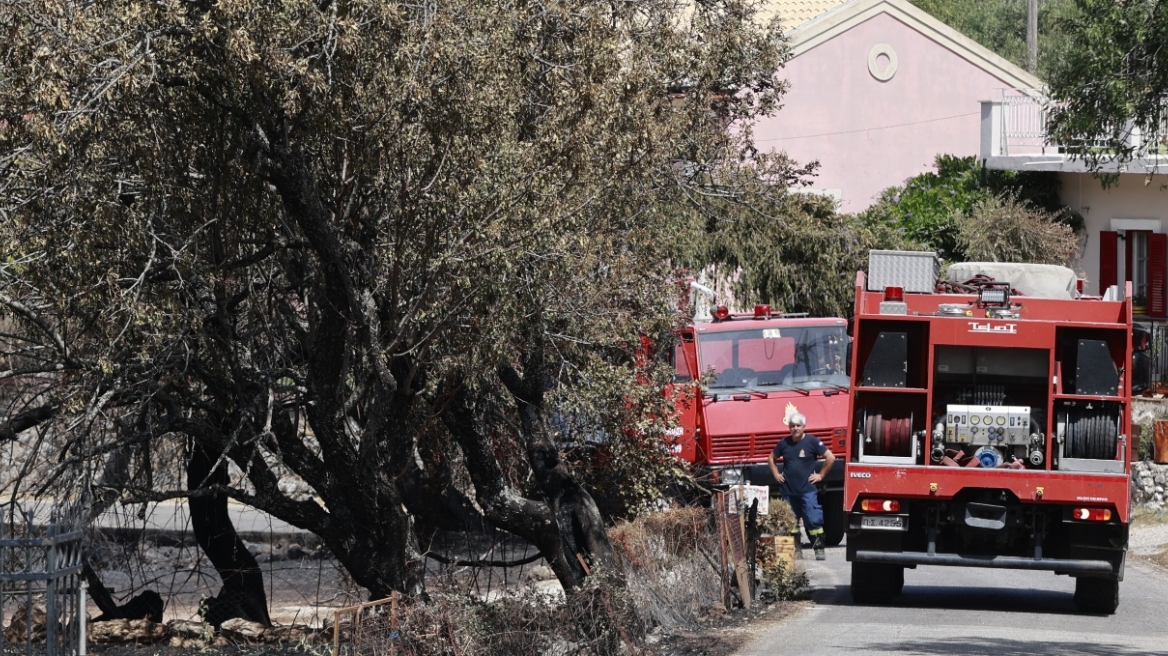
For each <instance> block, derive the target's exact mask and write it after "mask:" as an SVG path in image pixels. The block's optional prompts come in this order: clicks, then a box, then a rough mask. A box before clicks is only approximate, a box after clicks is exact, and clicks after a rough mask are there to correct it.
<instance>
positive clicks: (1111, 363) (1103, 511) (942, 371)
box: [844, 254, 1136, 613]
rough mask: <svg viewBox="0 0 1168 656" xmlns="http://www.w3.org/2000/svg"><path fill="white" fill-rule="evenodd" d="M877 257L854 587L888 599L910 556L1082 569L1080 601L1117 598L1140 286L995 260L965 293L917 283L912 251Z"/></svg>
mask: <svg viewBox="0 0 1168 656" xmlns="http://www.w3.org/2000/svg"><path fill="white" fill-rule="evenodd" d="M903 255H912V254H903ZM894 256H895V254H894ZM930 257H931V254H930ZM901 264H903V263H901ZM874 266H875V264H874V263H870V267H869V270H870V273H871V272H872V270H873V267H874ZM954 266H957V265H954ZM989 266H992V265H989ZM1011 266H1012V267H1014V268H1013V269H1012V271H1013V272H1014V273H1012V274H1007V275H1012V276H1013V277H1015V278H1018V279H1019V280H1020V279H1023V278H1026V279H1028V280H1031V281H1036V280H1039V279H1041V278H1043V276H1044V275H1046V274H1045V273H1042V272H1041V271H1039V272H1037V273H1036V272H1035V271H1034V270H1033V268H1030V269H1028V268H1027V266H1026V265H1011ZM1033 266H1036V265H1031V267H1033ZM909 268H911V267H909ZM1060 268H1061V267H1060ZM882 270H883V273H882V274H881V276H882V278H883V280H882V281H881V282H880V283H878V284H873V280H872V279H870V278H866V277H865V275H864V273H862V272H861V273H860V274H859V276H858V277H857V280H856V304H855V320H854V321H855V323H854V326H853V335H852V337H853V339H854V342H853V350H854V354H853V355H854V361H853V363H852V372H853V376H852V378H853V394H852V397H851V401H852V409H851V424H850V427H849V431H848V435H849V438H848V440H847V442H848V444H847V449H846V454H845V457H846V459H847V460H848V473H847V479H846V481H845V484H844V504H845V508H846V509H847V521H848V529H847V531H848V544H847V558H848V560H849V561H850V562H851V563H852V573H851V591H852V596H853V598H854V599H855V600H856V601H857V602H862V603H879V602H884V601H887V600H889V599H891V598H892V597H894V596H895V595H897V594H899V593H900V590H901V588H902V587H903V585H904V570H905V568H906V567H907V568H916V567H918V566H921V565H946V566H968V567H995V568H1011V569H1027V570H1044V571H1051V572H1054V573H1056V574H1065V575H1069V576H1073V577H1075V580H1076V581H1075V603H1076V605H1077V606H1078V607H1079V608H1080V609H1082V610H1084V611H1089V612H1101V613H1112V612H1114V611H1115V609H1116V606H1117V605H1118V602H1119V582H1120V580H1122V578H1123V567H1124V557H1125V554H1126V551H1127V542H1128V526H1129V521H1130V519H1131V496H1130V486H1129V477H1130V473H1131V458H1132V453H1133V451H1136V445H1134V444H1133V443H1132V439H1131V435H1132V424H1131V377H1130V376H1129V374H1128V372H1129V371H1130V367H1129V366H1128V363H1130V362H1131V359H1132V306H1131V302H1130V286H1129V288H1128V293H1127V294H1122V293H1121V292H1120V291H1119V290H1117V289H1115V288H1113V289H1112V290H1110V291H1109V292H1108V294H1107V295H1105V296H1104V297H1103V298H1098V297H1095V298H1086V297H1082V296H1080V295H1079V294H1077V293H1076V290H1075V288H1074V282H1073V275H1074V274H1073V273H1071V272H1070V270H1069V269H1063V271H1065V272H1066V273H1067V274H1069V275H1070V276H1071V277H1072V282H1071V283H1070V288H1069V289H1067V285H1059V284H1056V285H1054V286H1053V289H1054V291H1053V293H1047V292H1050V290H1051V289H1052V286H1051V285H1049V284H1048V285H1046V291H1041V290H1040V291H1032V290H1019V289H1018V288H1019V287H1020V285H1019V284H1018V281H1017V280H1015V281H1011V280H1008V279H1007V278H1006V277H1005V276H1003V275H994V274H992V273H991V274H988V275H989V276H992V280H993V282H984V281H985V280H986V278H982V282H981V283H980V284H975V285H973V286H972V287H971V288H967V289H966V290H964V291H965V293H944V294H942V293H933V285H934V284H935V282H936V281H935V280H934V281H932V282H930V283H927V284H926V287H927V289H928V291H926V292H923V293H911V292H909V293H905V287H906V286H909V285H910V284H911V283H901V282H900V281H898V280H896V276H897V274H896V273H895V272H896V271H904V270H905V268H904V267H902V266H899V265H897V266H890V267H883V269H882ZM952 271H953V269H952V268H951V270H950V278H953V277H954V276H953V275H952ZM888 272H892V273H888ZM1047 273H1049V271H1048V272H1047ZM1039 274H1041V275H1039ZM912 277H913V276H911V275H909V276H908V278H912ZM1048 277H1049V276H1048ZM1036 285H1037V286H1038V287H1042V284H1041V282H1039V283H1036ZM1022 294H1028V295H1022Z"/></svg>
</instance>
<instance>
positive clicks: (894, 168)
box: [754, 0, 1038, 212]
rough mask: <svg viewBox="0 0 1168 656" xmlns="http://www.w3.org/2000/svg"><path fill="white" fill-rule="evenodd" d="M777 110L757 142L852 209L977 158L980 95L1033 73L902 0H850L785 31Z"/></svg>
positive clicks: (998, 92)
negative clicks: (952, 163)
mask: <svg viewBox="0 0 1168 656" xmlns="http://www.w3.org/2000/svg"><path fill="white" fill-rule="evenodd" d="M788 36H789V39H790V44H791V46H792V47H793V48H794V51H795V53H796V54H795V56H794V57H792V59H791V60H790V61H789V62H788V63H787V65H786V67H785V68H784V69H783V70H782V71H780V72H779V75H780V76H781V77H784V78H786V80H787V81H788V82H790V85H791V86H790V90H789V91H788V93H787V94H786V95H785V96H784V98H783V108H782V109H781V110H780V111H779V112H778V113H777V114H775V115H774V116H769V117H764V118H762V119H760V120H759V121H757V122H756V124H755V126H754V139H755V144H756V146H757V147H758V148H759V149H760V150H770V151H783V152H785V153H786V154H787V155H788V156H790V157H791V158H792V159H793V160H795V161H797V162H812V161H817V162H819V164H820V168H819V170H818V175H817V177H816V178H815V179H814V180H813V181H812V183H813V185H814V188H815V189H816V190H818V191H820V192H822V193H829V194H831V195H833V196H835V197H837V198H839V199H840V209H841V210H842V211H845V212H857V211H861V210H863V209H865V208H867V207H868V206H869V205H871V204H872V203H874V202H876V201H877V200H878V199H879V196H880V193H881V192H882V191H883V190H885V189H887V188H889V187H893V186H896V185H900V184H903V183H904V181H905V180H906V179H907V178H910V177H912V176H915V175H918V174H920V173H924V172H926V171H929V170H931V168H932V165H933V162H934V160H935V159H936V157H937V156H938V155H943V154H948V155H956V156H959V157H964V156H970V155H977V153H978V151H979V148H980V146H981V133H980V123H981V116H980V112H981V104H980V103H981V101H983V100H987V99H993V98H1001V97H1002V89H1003V88H1015V87H1017V86H1018V85H1027V87H1028V88H1029V87H1033V86H1036V85H1038V80H1037V79H1036V78H1034V77H1033V76H1031V75H1029V74H1028V73H1026V72H1025V71H1022V70H1021V69H1019V68H1017V67H1016V66H1014V65H1012V64H1010V63H1009V62H1007V61H1005V60H1002V59H1001V58H999V57H997V56H996V55H994V54H993V53H990V52H989V51H987V50H985V49H984V48H982V47H981V46H978V45H977V44H976V43H973V42H972V41H970V40H969V39H967V38H965V37H963V36H961V35H960V34H957V33H956V32H954V31H953V30H951V29H949V28H947V27H945V26H944V25H941V24H940V23H939V22H938V21H936V20H935V19H933V18H931V17H929V16H928V15H926V14H924V13H923V12H921V11H919V10H917V9H916V8H915V7H913V6H912V5H910V4H908V3H907V2H905V0H852V2H849V3H847V4H844V5H841V6H839V7H837V8H835V9H833V10H831V11H829V12H828V13H826V14H823V15H821V16H819V17H818V18H816V19H814V20H812V21H810V22H808V23H806V24H804V25H802V26H800V27H799V28H796V29H795V30H792V31H790V32H789V33H788Z"/></svg>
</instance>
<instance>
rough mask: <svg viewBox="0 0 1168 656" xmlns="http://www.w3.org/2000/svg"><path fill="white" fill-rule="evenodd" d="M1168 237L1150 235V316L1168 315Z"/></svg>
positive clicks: (1155, 234) (1156, 234)
mask: <svg viewBox="0 0 1168 656" xmlns="http://www.w3.org/2000/svg"><path fill="white" fill-rule="evenodd" d="M1166 294H1168V235H1164V234H1158V233H1155V232H1152V233H1149V234H1148V315H1149V316H1153V317H1162V316H1165V315H1168V296H1166Z"/></svg>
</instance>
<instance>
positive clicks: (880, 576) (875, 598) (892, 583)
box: [852, 563, 904, 604]
mask: <svg viewBox="0 0 1168 656" xmlns="http://www.w3.org/2000/svg"><path fill="white" fill-rule="evenodd" d="M903 585H904V568H903V567H901V566H899V565H885V564H883V563H852V600H853V601H855V602H856V603H857V604H882V603H885V602H887V601H888V600H889V599H892V598H893V597H895V596H896V595H897V594H898V593H899V591H900V588H901V586H903Z"/></svg>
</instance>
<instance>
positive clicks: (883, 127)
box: [754, 112, 981, 143]
mask: <svg viewBox="0 0 1168 656" xmlns="http://www.w3.org/2000/svg"><path fill="white" fill-rule="evenodd" d="M980 113H981V112H968V113H965V114H954V115H953V116H943V117H941V118H930V119H926V120H924V121H913V122H912V123H897V124H896V125H881V126H878V127H874V128H860V129H859V130H842V131H840V132H824V133H823V134H805V135H802V136H798V137H774V138H771V139H755V140H754V141H755V142H756V143H758V142H762V141H787V140H788V139H813V138H815V137H831V136H835V135H837V134H855V133H857V132H871V131H873V130H890V129H892V128H905V127H908V126H910V125H922V124H924V123H936V122H937V121H948V120H950V119H954V118H963V117H966V116H974V115H976V114H980Z"/></svg>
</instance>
